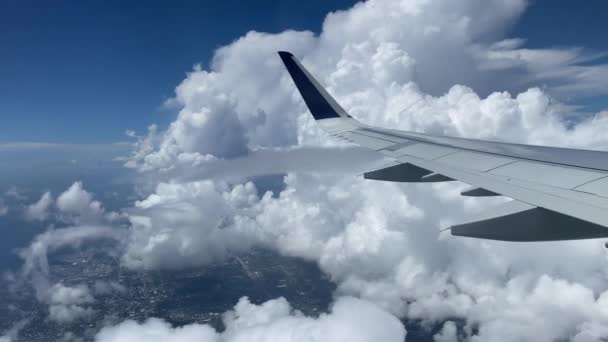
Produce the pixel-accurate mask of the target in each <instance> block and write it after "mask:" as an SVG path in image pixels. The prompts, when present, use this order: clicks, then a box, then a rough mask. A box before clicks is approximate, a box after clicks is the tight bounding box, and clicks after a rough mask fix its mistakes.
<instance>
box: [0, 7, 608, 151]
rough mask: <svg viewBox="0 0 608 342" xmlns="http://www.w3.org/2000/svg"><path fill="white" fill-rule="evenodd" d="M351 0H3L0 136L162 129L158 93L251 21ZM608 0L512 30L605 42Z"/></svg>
mask: <svg viewBox="0 0 608 342" xmlns="http://www.w3.org/2000/svg"><path fill="white" fill-rule="evenodd" d="M354 2H355V1H352V0H348V1H347V0H340V1H299V0H297V1H296V0H282V1H235V0H228V1H186V0H180V1H171V2H169V1H145V2H144V1H117V0H111V1H101V0H97V1H76V0H74V1H46V0H40V1H31V0H21V1H15V0H7V1H3V2H1V3H0V127H2V128H3V129H2V134H1V135H0V143H1V142H9V141H11V142H12V141H46V142H62V143H63V142H67V143H105V142H114V141H120V140H125V138H124V131H125V129H135V130H138V131H143V130H145V127H146V126H147V125H149V124H150V123H159V124H161V127H164V125H166V124H167V123H168V122H170V121H171V120H172V119H173V116H174V115H173V114H172V113H170V112H168V111H167V110H166V109H162V106H161V105H162V103H163V102H164V100H166V99H167V98H168V97H170V96H171V95H172V93H173V89H174V88H175V86H176V85H177V84H178V83H179V82H180V81H181V80H182V79H183V78H184V76H185V73H186V72H187V71H189V70H191V68H192V66H193V65H194V64H196V63H202V64H203V65H204V66H206V65H207V64H208V61H209V60H210V57H211V56H212V53H213V51H214V50H215V49H216V48H217V47H219V46H222V45H225V44H227V43H229V42H231V41H233V40H234V39H236V38H238V37H239V36H241V35H243V34H244V33H245V32H247V31H250V30H257V31H265V32H279V31H282V30H285V29H288V28H291V29H297V30H302V29H307V30H312V31H315V32H318V31H319V30H320V28H321V23H322V21H323V19H324V17H325V15H326V13H327V12H329V11H332V10H336V9H344V8H348V7H350V6H351V5H352V4H353V3H354ZM606 10H608V2H606V1H601V0H588V1H585V2H584V3H579V2H575V1H565V0H540V1H536V2H535V3H533V5H532V6H531V8H530V9H529V10H528V12H527V13H526V14H525V15H524V17H523V18H522V20H521V21H520V22H519V23H518V24H517V26H515V27H514V28H513V31H512V34H511V36H516V37H525V38H528V41H529V46H531V47H550V46H571V45H577V46H586V47H589V48H592V49H596V50H608V43H607V41H606V39H605V37H604V36H605V33H606V32H608V30H607V29H608V24H607V21H605V20H604V18H605V17H606V16H605V15H598V13H606Z"/></svg>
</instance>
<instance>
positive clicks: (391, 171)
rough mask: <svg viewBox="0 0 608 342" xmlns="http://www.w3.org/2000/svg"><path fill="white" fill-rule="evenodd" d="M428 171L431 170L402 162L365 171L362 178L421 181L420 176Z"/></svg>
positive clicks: (428, 172)
mask: <svg viewBox="0 0 608 342" xmlns="http://www.w3.org/2000/svg"><path fill="white" fill-rule="evenodd" d="M430 173H431V171H429V170H426V169H423V168H421V167H418V166H416V165H413V164H409V163H403V164H397V165H393V166H389V167H385V168H382V169H378V170H374V171H369V172H366V173H364V174H363V178H365V179H373V180H382V181H389V182H421V181H422V180H421V178H422V177H424V176H426V175H428V174H430Z"/></svg>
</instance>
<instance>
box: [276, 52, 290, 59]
mask: <svg viewBox="0 0 608 342" xmlns="http://www.w3.org/2000/svg"><path fill="white" fill-rule="evenodd" d="M277 53H278V54H279V56H281V58H284V57H293V53H291V52H289V51H277Z"/></svg>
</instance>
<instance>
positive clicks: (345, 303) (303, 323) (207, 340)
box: [95, 297, 405, 342]
mask: <svg viewBox="0 0 608 342" xmlns="http://www.w3.org/2000/svg"><path fill="white" fill-rule="evenodd" d="M223 321H224V325H225V326H226V329H225V331H223V332H217V331H215V330H214V329H213V328H211V327H209V326H207V325H203V324H191V325H186V326H182V327H172V326H171V325H170V324H169V323H167V322H164V321H162V320H160V319H155V318H152V319H149V320H147V321H145V322H143V323H137V322H134V321H125V322H123V323H120V324H119V325H116V326H112V327H106V328H104V329H102V330H101V331H100V332H99V333H98V334H97V336H96V338H95V341H96V342H122V341H134V340H143V339H145V340H146V341H150V342H155V341H159V342H160V341H175V342H189V341H197V342H220V341H223V342H241V341H242V342H244V341H247V342H257V341H260V342H263V341H284V342H298V341H302V342H304V341H306V342H314V341H319V342H321V341H335V342H340V341H344V342H346V341H349V342H350V341H353V342H375V341H386V342H402V341H403V340H404V338H405V328H404V327H403V325H402V324H401V322H399V320H397V319H396V318H395V317H394V316H391V315H390V314H388V313H387V312H384V311H382V310H381V309H379V308H378V307H376V306H374V305H373V304H370V303H367V302H364V301H361V300H358V299H355V298H351V297H344V298H339V299H338V300H337V301H336V303H335V304H334V305H333V308H332V310H331V312H330V313H327V314H321V316H319V317H318V318H312V317H306V316H304V315H302V314H301V313H299V312H298V311H294V310H293V309H292V308H291V307H290V305H289V303H287V301H286V300H285V299H283V298H279V299H275V300H271V301H268V302H265V303H262V304H260V305H255V304H252V303H251V302H250V301H249V300H248V299H247V298H246V297H244V298H241V300H240V301H239V302H238V303H237V304H236V306H235V307H234V310H233V311H230V312H227V313H225V314H224V316H223Z"/></svg>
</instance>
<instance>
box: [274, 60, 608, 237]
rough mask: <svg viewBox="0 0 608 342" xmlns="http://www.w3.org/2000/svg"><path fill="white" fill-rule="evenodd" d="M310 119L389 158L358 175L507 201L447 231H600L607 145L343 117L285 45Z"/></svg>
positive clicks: (607, 188) (607, 182)
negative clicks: (535, 142) (445, 132)
mask: <svg viewBox="0 0 608 342" xmlns="http://www.w3.org/2000/svg"><path fill="white" fill-rule="evenodd" d="M279 56H280V57H281V59H282V61H283V63H284V64H285V67H286V68H287V71H288V72H289V74H290V76H291V78H292V79H293V81H294V83H295V85H296V87H297V89H298V90H299V92H300V94H301V95H302V98H303V99H304V102H305V103H306V105H307V106H308V109H309V110H310V112H311V114H312V115H313V117H314V118H315V120H316V121H317V123H318V124H319V125H320V126H321V127H322V128H323V129H324V130H326V131H327V132H328V133H330V134H331V135H332V136H334V137H336V138H338V139H343V140H346V141H349V142H352V143H355V144H358V145H361V146H363V147H366V148H369V149H372V150H374V151H377V152H378V153H381V154H383V155H384V156H386V157H389V158H392V159H393V160H394V164H393V165H391V166H388V167H385V168H382V169H379V170H372V171H369V172H366V173H365V174H364V177H365V178H366V179H373V180H382V181H392V182H444V181H453V180H458V181H462V182H465V183H468V184H470V185H471V188H469V189H467V190H465V191H463V192H462V193H461V194H462V195H463V196H478V197H483V196H500V195H502V196H507V197H510V198H512V199H513V201H509V202H506V203H505V204H504V205H501V206H498V207H496V208H493V209H490V210H488V211H486V212H484V213H483V214H482V215H481V216H479V217H477V218H476V219H474V220H471V221H470V222H465V223H462V224H458V225H454V226H452V227H450V228H449V229H450V231H451V233H452V235H457V236H468V237H476V238H484V239H493V240H504V241H552V240H573V239H589V238H601V237H608V152H601V151H587V150H576V149H566V148H556V147H546V146H532V145H522V144H510V143H500V142H491V141H483V140H475V139H463V138H454V137H447V136H434V135H428V134H422V133H415V132H406V131H397V130H391V129H384V128H379V127H372V126H368V125H365V124H363V123H361V122H359V121H357V120H355V119H354V118H353V117H351V116H350V115H349V114H348V113H347V112H346V111H345V110H344V109H343V108H342V107H341V106H340V105H339V104H338V103H337V102H336V101H335V100H334V99H333V98H332V97H331V95H329V93H327V91H326V90H325V89H323V87H322V86H321V85H320V84H319V82H318V81H316V80H315V79H314V77H313V76H312V75H311V74H310V73H309V72H308V71H307V70H306V69H305V68H304V66H302V64H301V63H300V62H299V61H298V60H297V59H296V58H295V57H294V56H293V55H292V54H291V53H289V52H285V51H281V52H279Z"/></svg>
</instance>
